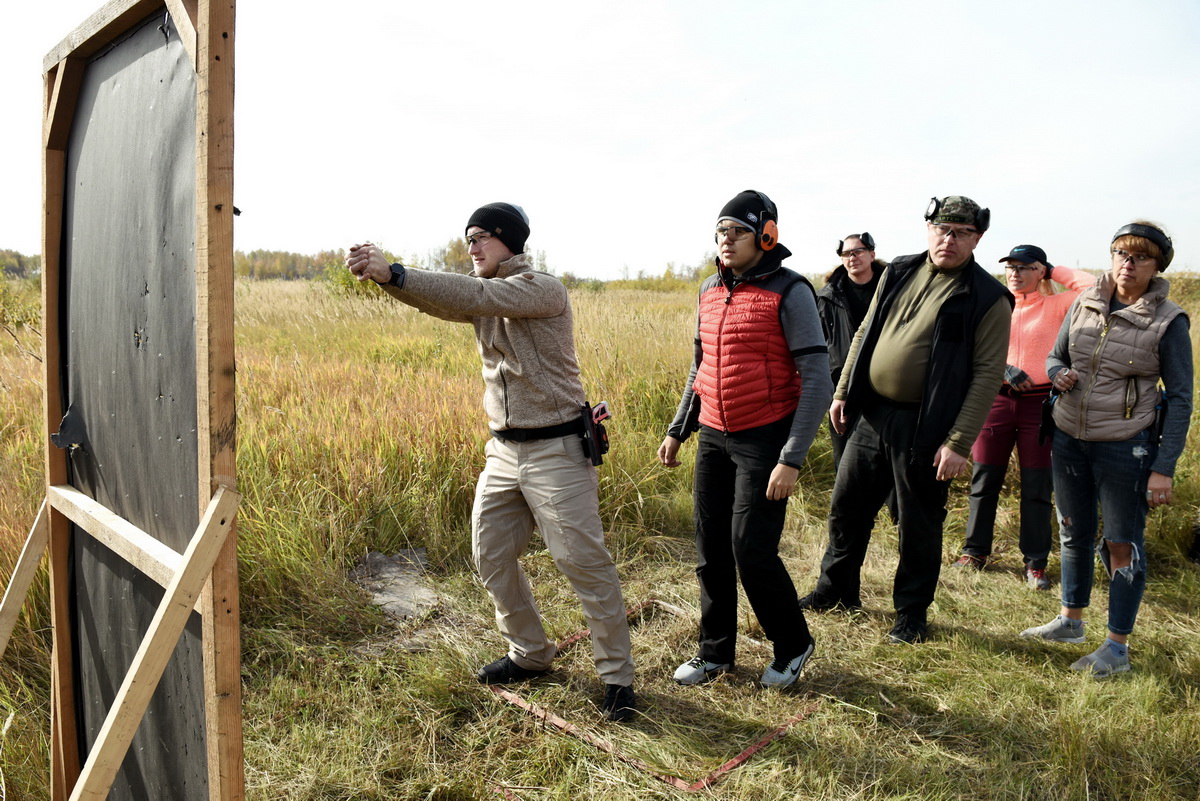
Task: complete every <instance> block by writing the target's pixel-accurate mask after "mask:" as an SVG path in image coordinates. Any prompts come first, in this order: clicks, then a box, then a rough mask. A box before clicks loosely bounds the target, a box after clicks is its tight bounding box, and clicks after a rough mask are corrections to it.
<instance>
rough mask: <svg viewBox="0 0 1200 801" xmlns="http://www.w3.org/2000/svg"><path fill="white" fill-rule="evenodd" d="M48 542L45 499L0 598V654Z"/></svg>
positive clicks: (15, 621) (19, 612)
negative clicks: (2, 596)
mask: <svg viewBox="0 0 1200 801" xmlns="http://www.w3.org/2000/svg"><path fill="white" fill-rule="evenodd" d="M49 541H50V526H49V524H48V523H47V522H46V502H45V501H42V506H41V508H40V509H38V513H37V518H36V519H34V521H33V526H32V527H31V528H30V529H29V536H28V537H27V538H26V539H25V547H24V548H22V549H21V555H20V556H19V557H18V558H17V566H16V567H14V568H13V574H12V578H11V579H9V582H8V590H6V591H5V593H4V600H3V601H0V657H2V656H4V649H5V648H7V647H8V638H9V637H10V636H11V635H12V631H13V627H14V626H16V625H17V617H19V616H20V614H21V607H22V606H24V605H25V598H26V597H27V596H28V595H29V587H30V586H31V585H32V584H33V576H34V574H35V573H37V566H38V562H40V561H41V560H42V554H43V553H45V552H46V545H47V544H48V543H49Z"/></svg>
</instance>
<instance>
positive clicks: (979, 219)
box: [925, 197, 992, 234]
mask: <svg viewBox="0 0 1200 801" xmlns="http://www.w3.org/2000/svg"><path fill="white" fill-rule="evenodd" d="M941 209H942V201H940V200H938V199H937V198H936V197H931V198H929V206H928V208H926V209H925V221H926V222H932V221H933V218H934V217H936V216H937V214H938V212H939V211H941ZM991 224H992V210H991V209H979V211H977V212H975V227H976V228H978V229H979V233H981V234H982V233H983V232H984V231H986V230H987V229H988V226H989V225H991Z"/></svg>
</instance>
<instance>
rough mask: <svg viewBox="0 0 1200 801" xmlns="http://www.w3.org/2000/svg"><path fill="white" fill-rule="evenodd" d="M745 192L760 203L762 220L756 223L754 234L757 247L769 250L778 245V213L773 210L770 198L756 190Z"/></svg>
mask: <svg viewBox="0 0 1200 801" xmlns="http://www.w3.org/2000/svg"><path fill="white" fill-rule="evenodd" d="M746 191H747V192H753V193H754V194H755V195H757V196H758V199H759V200H761V201H762V204H763V213H762V219H761V220H759V221H758V230H757V231H755V232H754V233H755V234H756V235H757V236H758V246H759V247H760V248H761V249H763V250H771V249H772V248H773V247H775V246H776V245H778V244H779V223H778V220H779V211H778V210H777V209H776V208H775V204H774V203H773V202H772V201H771V198H769V197H767V196H766V195H764V194H763V193H762V192H759V191H758V190H757V189H747V190H746Z"/></svg>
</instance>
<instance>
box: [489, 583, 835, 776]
mask: <svg viewBox="0 0 1200 801" xmlns="http://www.w3.org/2000/svg"><path fill="white" fill-rule="evenodd" d="M652 606H653V607H657V608H659V609H662V610H664V611H667V612H670V613H671V614H673V615H677V616H679V617H686V616H687V612H685V611H684V610H683V609H680V608H679V607H678V606H674V605H672V604H668V603H664V602H663V601H659V600H658V599H656V598H651V599H650V600H648V601H644V602H643V603H640V604H638V605H637V606H635V607H632V608H630V609H629V610H627V611H626V613H625V615H626V617H629V618H632V617H634V616H635V615H639V614H641V613H642V612H644V611H645V610H646V609H647V608H649V607H652ZM589 633H590V630H589V629H583V630H582V631H579V632H576V633H575V634H572V635H571V636H570V637H568V638H566V639H565V640H563V641H562V642H561V643H559V645H558V650H559V652H560V653H561V652H562V651H564V650H565V649H567V648H570V647H571V646H572V645H575V644H576V643H578V642H579V641H580V640H583V639H585V638H586V637H588V636H589ZM488 689H489V690H491V691H492V693H493V694H494V695H496V696H498V697H499V698H502V699H504V700H505V701H507V702H508V703H510V704H512V705H513V706H515V707H518V708H520V709H523V710H525V711H526V712H528V713H529V714H531V715H533V716H534V717H535V718H537V719H538V720H540V721H542V722H543V723H547V724H549V725H551V726H553V727H554V728H556V729H558V730H559V731H561V732H563V733H564V734H569V735H571V736H572V737H575V738H577V739H579V740H582V741H583V742H585V743H587V744H589V745H591V746H594V747H596V748H598V749H599V750H601V751H603V752H604V753H606V754H610V755H611V756H613V757H615V758H616V759H619V760H620V761H621V762H624V763H625V764H626V765H629V766H630V767H632V768H634V769H635V770H637V771H638V772H640V773H644V774H646V775H647V776H650V777H652V778H654V779H657V780H659V781H661V782H664V783H666V784H669V785H671V786H672V787H674V788H676V789H678V790H683V791H685V792H689V793H695V792H699V791H701V790H704V789H707V788H708V787H711V786H712V785H713V784H716V783H717V782H718V781H720V780H721V779H722V778H723V777H724V776H725V774H726V773H729V772H730V771H731V770H733V769H735V768H737V767H739V766H741V765H742V764H744V763H745V762H747V761H748V760H749V759H750V757H752V756H754V755H755V754H757V753H758V752H759V751H761V750H762V749H764V748H766V747H767V746H768V745H770V744H771V743H772V742H774V741H775V740H778V739H779V738H780V737H783V736H784V735H785V734H787V732H788V730H789V729H790V728H792V726H795V725H796V724H797V723H799V722H801V721H802V720H804V719H805V718H807V717H808V716H809V715H811V714H813V713H814V712H816V711H817V709H819V708H820V706H821V701H820V699H817V698H812V697H809V698H808V699H807V702H806V703H805V704H804V706H803V707H802V708H801V709H800V711H799V712H797V713H796V714H795V715H793V716H792V717H790V718H788V719H787V720H785V721H784V722H783V723H781V724H780V725H778V726H776V727H775V728H774V729H772V730H771V731H770V732H769V733H767V734H766V735H765V736H763V737H761V738H759V739H758V740H757V741H755V742H754V743H753V744H752V745H750V746H749V747H748V748H746V749H745V750H743V751H742V752H741V753H740V754H738V755H737V756H735V757H733V758H732V759H730V760H729V761H727V762H725V763H724V764H722V765H721V766H720V767H719V768H717V769H716V770H714V771H713V772H711V773H709V774H708V775H707V776H705V777H704V778H702V779H697V780H696V781H693V782H689V781H687V780H686V779H681V778H679V777H677V776H670V775H668V774H665V773H659V772H658V771H656V770H655V769H654V768H652V767H651V766H650V765H648V764H646V763H645V762H643V761H642V760H640V759H637V758H636V757H631V756H627V755H625V754H624V753H622V752H621V751H619V750H617V748H616V747H615V746H613V744H612V743H610V742H608V741H607V740H605V739H602V738H600V737H597V736H596V735H594V734H591V733H589V732H587V731H584V730H583V729H581V728H579V727H578V726H576V725H575V724H573V723H569V722H567V721H566V720H564V719H563V718H561V717H559V716H558V715H555V714H554V713H553V712H550V711H548V710H546V709H543V708H542V707H540V706H538V705H537V704H535V703H532V702H531V701H527V700H525V699H524V698H522V697H521V696H519V695H517V694H516V693H514V692H512V691H510V690H505V689H503V688H501V687H498V686H496V685H488ZM492 789H493V790H494V791H495V792H496V793H497V794H501V795H504V796H505V797H506V798H512V797H513V796H512V795H511V793H510V791H508V790H507V789H503V788H501V787H500V786H499V785H497V786H496V787H493V788H492Z"/></svg>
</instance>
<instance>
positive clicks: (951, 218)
mask: <svg viewBox="0 0 1200 801" xmlns="http://www.w3.org/2000/svg"><path fill="white" fill-rule="evenodd" d="M979 210H980V206H979V204H978V203H976V202H975V201H974V200H971V198H969V197H963V196H962V195H947V196H946V197H945V199H943V200H942V202H941V203H939V204H938V207H937V209H936V210H934V212H933V214H932V215H931V216H930V217H929V218H928V219H929V221H930V222H932V223H956V224H958V225H974V224H975V220H976V219H977V217H978V215H979Z"/></svg>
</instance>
